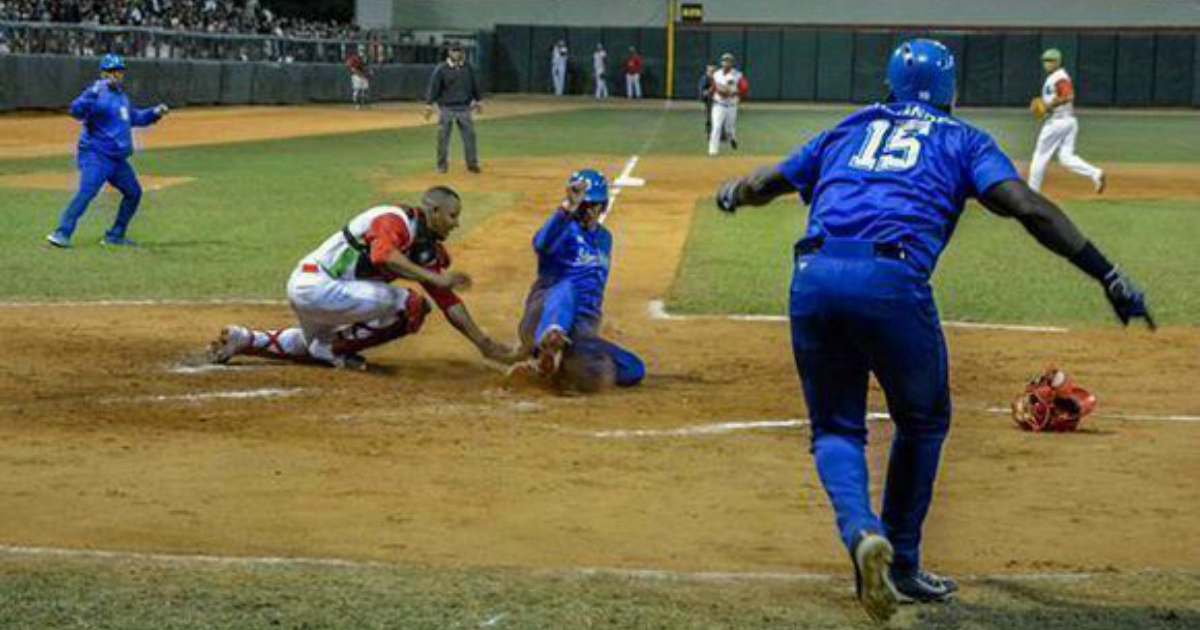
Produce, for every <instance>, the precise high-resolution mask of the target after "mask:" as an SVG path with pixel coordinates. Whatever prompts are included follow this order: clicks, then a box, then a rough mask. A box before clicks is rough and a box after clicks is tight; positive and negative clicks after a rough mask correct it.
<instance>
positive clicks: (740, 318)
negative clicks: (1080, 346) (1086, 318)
mask: <svg viewBox="0 0 1200 630" xmlns="http://www.w3.org/2000/svg"><path fill="white" fill-rule="evenodd" d="M646 311H647V312H648V313H649V314H650V319H659V320H665V321H704V320H710V321H711V320H725V321H731V322H774V323H785V322H787V321H788V317H787V316H786V315H737V314H735V315H676V314H674V313H670V312H668V311H667V306H666V303H665V302H663V300H650V302H649V303H647V305H646ZM942 326H944V327H946V328H966V329H978V330H1007V331H1013V332H1033V333H1065V332H1070V329H1067V328H1061V327H1059V326H1030V325H1023V324H989V323H986V322H959V321H943V322H942Z"/></svg>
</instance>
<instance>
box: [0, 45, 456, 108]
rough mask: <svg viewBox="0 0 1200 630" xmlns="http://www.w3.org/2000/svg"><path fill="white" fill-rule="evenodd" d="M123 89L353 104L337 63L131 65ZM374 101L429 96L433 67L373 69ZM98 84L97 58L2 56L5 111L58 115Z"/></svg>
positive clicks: (178, 101) (197, 98) (191, 99)
mask: <svg viewBox="0 0 1200 630" xmlns="http://www.w3.org/2000/svg"><path fill="white" fill-rule="evenodd" d="M126 65H127V66H128V72H127V74H126V89H127V90H128V91H129V94H130V95H131V97H132V98H133V100H134V102H135V103H137V104H139V105H142V106H147V105H151V104H154V103H159V102H163V103H167V104H168V105H171V106H173V107H179V106H184V105H248V104H260V105H288V104H301V103H327V102H349V100H350V78H349V76H350V75H349V72H348V71H347V70H346V68H345V66H344V65H342V64H340V63H303V64H299V63H294V64H286V63H270V62H261V61H252V62H242V61H199V60H182V59H137V58H133V59H129V60H127V61H126ZM373 72H374V74H373V77H372V83H371V95H372V98H373V99H375V100H409V99H417V98H421V97H422V96H423V95H424V93H425V88H426V85H427V84H428V81H429V75H430V73H431V72H433V66H432V65H429V64H388V65H381V66H376V67H375V68H374V70H373ZM97 78H98V71H97V68H96V59H95V58H94V57H77V56H70V55H24V54H22V55H11V54H10V55H0V111H6V110H13V109H59V108H64V107H66V106H68V105H70V103H71V101H72V100H73V99H74V98H75V97H77V96H79V94H80V93H81V92H82V91H83V90H84V89H85V88H86V87H87V86H88V85H90V84H91V83H92V82H93V81H95V80H96V79H97Z"/></svg>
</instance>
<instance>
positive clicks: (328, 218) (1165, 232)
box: [0, 107, 1200, 320]
mask: <svg viewBox="0 0 1200 630" xmlns="http://www.w3.org/2000/svg"><path fill="white" fill-rule="evenodd" d="M849 111H851V109H850V108H848V107H847V108H842V109H811V108H796V109H769V110H754V109H753V108H749V109H747V111H746V112H744V116H743V119H742V121H741V122H742V124H741V128H742V135H743V145H744V147H746V151H748V152H754V154H757V155H762V157H763V160H764V161H769V160H773V159H777V158H778V157H779V156H781V155H783V154H784V153H786V152H787V151H788V150H789V149H791V148H792V147H793V146H794V145H796V144H797V143H799V142H801V141H803V140H804V139H805V138H807V137H809V136H811V135H812V134H813V133H815V132H817V131H819V130H820V129H822V128H824V127H826V126H828V125H831V124H834V123H836V122H837V121H838V120H839V119H840V118H841V117H842V116H844V115H845V114H846V113H847V112H849ZM964 116H965V117H967V118H968V119H970V120H972V121H974V122H977V123H979V124H983V125H985V126H987V127H989V128H991V129H994V130H997V131H998V132H999V137H1000V138H1001V141H1002V143H1003V144H1005V146H1007V147H1008V148H1009V149H1010V150H1011V151H1012V152H1013V154H1014V155H1017V156H1021V155H1024V154H1025V153H1027V152H1028V150H1029V147H1030V146H1031V145H1032V138H1033V136H1032V134H1033V126H1032V124H1031V123H1030V122H1029V120H1028V119H1027V117H1026V116H1025V115H1024V114H1023V113H1020V112H1015V111H966V112H964ZM166 124H169V122H168V123H166ZM479 127H480V144H481V148H482V152H483V156H484V160H485V164H486V161H487V160H488V159H498V158H506V157H521V156H549V155H562V154H587V155H598V156H600V155H603V156H614V155H615V156H624V155H630V154H633V153H649V154H653V155H672V154H686V155H697V154H699V153H700V152H702V150H703V138H702V120H701V116H700V112H699V111H692V110H681V109H678V108H675V109H670V110H662V109H628V110H623V109H612V108H607V109H596V110H581V111H568V112H558V113H550V114H542V115H535V116H524V117H517V118H508V119H496V120H486V121H483V122H481V123H480V125H479ZM433 134H434V131H433V129H432V128H430V127H422V128H411V129H404V130H399V131H395V130H391V131H377V132H364V133H353V134H344V135H336V136H323V137H313V138H299V139H291V140H279V141H268V142H255V143H244V144H236V145H219V146H209V147H192V148H179V149H165V150H152V151H147V152H146V153H144V154H139V155H138V156H136V157H135V159H134V164H135V167H136V168H137V169H138V170H139V171H141V172H143V173H150V174H154V175H160V176H186V177H194V178H196V179H195V181H192V182H190V183H186V184H183V185H179V186H176V187H172V188H168V189H165V190H160V191H154V192H149V193H147V195H146V198H145V200H144V203H143V208H142V212H141V214H140V216H139V217H138V218H137V219H136V221H135V223H134V227H133V229H132V231H131V236H132V237H134V238H135V239H137V240H139V241H141V242H142V243H143V244H144V245H145V247H144V248H142V249H140V250H137V251H128V252H109V251H102V250H101V249H100V248H99V247H98V246H97V244H96V243H97V241H98V240H99V238H100V235H101V234H102V233H103V232H104V230H105V229H106V228H107V226H108V224H109V222H110V221H111V220H112V216H113V213H114V212H115V209H116V203H117V198H116V196H115V195H112V194H105V195H102V196H101V198H100V199H98V200H97V201H96V202H95V203H94V205H93V207H92V209H91V210H90V211H89V213H88V214H87V215H85V217H84V220H83V222H82V223H81V228H80V230H79V232H78V233H77V234H76V243H77V245H78V247H77V249H76V250H74V251H72V252H59V251H52V250H50V249H48V248H47V247H46V246H45V245H44V244H43V242H42V237H43V236H44V235H45V234H46V233H47V232H49V231H50V230H51V229H52V228H53V226H54V224H55V221H56V219H57V216H58V213H59V212H60V211H61V209H62V207H63V206H65V205H66V203H67V201H68V200H69V199H70V196H71V193H70V192H67V191H38V190H21V189H4V190H3V194H0V268H3V269H4V270H5V272H6V273H5V274H4V276H3V277H2V278H0V299H88V298H193V299H205V298H266V297H277V296H278V292H279V288H280V286H281V283H282V282H284V280H285V278H286V276H287V273H288V271H289V270H290V268H291V266H292V265H293V264H294V263H295V261H296V260H297V259H298V258H299V257H300V256H302V255H303V254H304V253H305V252H307V251H309V250H310V249H311V248H312V247H314V246H315V245H316V244H317V243H319V242H320V240H321V239H323V238H324V237H326V236H327V235H328V234H330V233H331V232H332V230H334V229H336V228H337V227H339V226H340V225H342V223H343V222H344V221H345V220H346V219H347V218H349V217H350V216H352V215H353V214H354V213H355V212H357V211H359V210H361V209H364V208H366V207H368V206H370V205H373V204H376V203H379V202H381V201H385V200H387V201H396V200H404V199H408V200H413V199H414V198H415V195H409V196H407V197H406V196H405V195H397V194H394V193H393V194H384V193H383V192H382V191H381V190H380V189H379V184H380V182H381V181H387V180H388V179H389V178H395V177H397V176H401V175H404V174H408V173H413V172H416V171H423V170H427V169H428V168H429V167H430V162H431V161H432V148H433ZM1195 137H1200V116H1157V117H1149V116H1144V115H1138V114H1136V113H1130V114H1104V115H1097V116H1094V117H1092V118H1089V119H1085V123H1084V135H1083V139H1082V140H1081V146H1080V150H1081V151H1082V152H1084V154H1085V155H1088V156H1089V157H1092V158H1094V159H1096V160H1099V161H1103V160H1108V159H1121V160H1124V161H1156V160H1161V161H1184V160H1189V159H1191V152H1192V149H1191V147H1190V146H1189V144H1188V143H1189V141H1190V139H1191V138H1195ZM455 150H456V151H457V146H456V147H455ZM73 169H74V163H73V159H72V158H71V157H70V156H61V157H53V158H40V159H21V160H0V174H10V173H24V172H33V171H72V170H73ZM512 200H513V197H512V196H511V193H495V194H475V195H467V206H466V207H467V210H466V213H465V220H466V221H467V222H468V223H471V222H473V221H476V220H479V219H482V218H484V217H486V216H487V215H488V214H489V213H491V212H493V211H495V210H496V209H498V208H501V207H504V206H505V205H507V204H510V203H511V202H512ZM1098 208H1099V209H1097V210H1095V211H1093V210H1092V209H1091V207H1090V206H1088V207H1086V208H1085V207H1084V206H1082V205H1080V206H1078V207H1077V209H1078V213H1079V214H1080V216H1086V215H1091V214H1096V215H1102V216H1104V217H1105V219H1104V220H1103V221H1099V220H1098V221H1089V222H1087V224H1088V226H1089V227H1095V228H1096V229H1097V230H1098V231H1102V230H1103V228H1104V226H1105V225H1109V223H1108V221H1109V220H1110V219H1112V220H1116V219H1115V217H1120V216H1122V214H1123V212H1125V211H1123V210H1119V209H1116V208H1112V207H1111V206H1098ZM1194 209H1195V208H1192V210H1194ZM1128 213H1129V216H1128V217H1126V218H1125V219H1124V220H1123V222H1124V223H1126V224H1127V225H1129V226H1130V230H1129V231H1128V232H1127V233H1120V231H1117V230H1109V231H1108V232H1109V234H1105V235H1104V236H1110V235H1111V236H1112V238H1107V239H1106V238H1100V239H1099V240H1100V241H1101V242H1102V243H1105V244H1106V245H1107V247H1106V249H1109V250H1110V251H1113V252H1114V253H1115V254H1119V253H1122V251H1123V250H1124V249H1125V248H1126V247H1127V246H1128V248H1129V249H1132V250H1134V251H1133V253H1131V255H1130V256H1131V258H1130V259H1128V260H1126V259H1125V258H1122V260H1123V261H1125V262H1126V264H1127V265H1128V266H1130V267H1131V268H1132V269H1133V270H1134V271H1136V272H1138V273H1139V275H1140V277H1142V278H1144V279H1145V281H1146V283H1147V284H1149V285H1150V287H1151V289H1152V290H1153V291H1154V292H1153V294H1152V295H1155V296H1160V295H1161V298H1160V301H1163V302H1164V307H1165V309H1166V313H1168V316H1169V317H1174V316H1175V315H1174V314H1175V313H1184V312H1186V311H1188V310H1189V309H1190V312H1192V313H1200V310H1198V309H1195V308H1192V307H1193V306H1194V298H1192V297H1191V296H1187V295H1184V296H1183V297H1184V298H1185V299H1184V300H1183V301H1181V302H1177V301H1176V300H1175V295H1176V294H1177V293H1185V294H1186V291H1184V290H1183V289H1182V288H1181V287H1182V285H1183V284H1184V283H1185V282H1186V281H1185V280H1184V279H1180V278H1178V277H1177V276H1176V275H1175V274H1174V273H1173V272H1175V271H1178V272H1194V271H1195V269H1196V267H1195V257H1194V256H1195V250H1196V248H1195V247H1192V246H1190V244H1191V243H1195V242H1196V238H1195V237H1194V236H1195V234H1196V232H1195V231H1194V230H1195V228H1196V222H1195V219H1194V216H1191V215H1189V214H1187V213H1172V212H1171V211H1170V209H1169V208H1166V207H1158V206H1154V205H1153V204H1150V205H1145V204H1142V207H1134V208H1130V209H1129V210H1128ZM701 217H702V220H701V221H700V222H698V223H697V232H696V234H695V235H694V238H693V241H694V242H693V244H692V246H691V247H690V248H689V257H688V259H687V263H686V265H685V268H684V269H683V270H682V272H681V284H680V286H679V287H678V288H677V290H676V291H675V292H674V306H676V307H679V308H683V309H686V310H689V311H713V312H724V311H744V312H777V311H778V310H779V308H780V304H781V303H782V302H781V301H780V300H781V297H780V295H781V294H780V292H779V290H778V289H777V288H778V287H783V286H784V284H781V283H780V282H777V281H775V278H782V277H784V276H781V275H779V273H780V270H781V269H782V270H783V273H784V275H786V266H787V265H788V262H787V247H786V241H787V240H790V234H791V233H790V232H789V236H788V238H786V239H783V241H780V240H779V239H780V238H781V237H782V236H783V234H782V233H781V232H779V231H778V230H777V229H775V228H776V224H774V223H770V222H769V221H768V223H767V224H764V227H767V228H770V232H771V233H769V234H751V233H749V232H744V231H743V230H744V229H745V228H747V227H749V226H752V225H754V224H753V223H750V222H749V221H747V220H746V219H747V218H746V217H742V218H740V219H739V221H738V222H736V225H737V228H736V229H737V233H738V234H742V235H745V236H753V238H754V242H756V243H762V244H763V245H764V246H763V247H756V248H753V249H754V252H752V253H749V254H748V255H750V256H752V257H758V256H759V255H760V254H761V255H763V256H762V258H761V259H760V260H758V261H757V262H756V263H755V266H756V268H753V269H751V268H750V267H751V265H746V264H743V265H739V269H737V270H733V271H727V272H726V271H722V270H721V269H717V268H716V267H715V266H714V265H713V264H712V263H713V260H719V259H721V258H722V257H724V256H726V255H727V253H723V252H720V251H717V250H714V249H712V248H710V247H708V246H707V245H705V246H698V244H700V243H706V242H707V241H706V240H705V239H707V238H709V237H707V236H705V235H704V234H703V230H704V227H705V226H706V225H711V223H712V221H711V217H707V212H704V213H701ZM705 217H707V218H705ZM764 220H765V219H764ZM780 221H782V224H783V225H784V226H785V227H787V228H788V229H791V228H793V227H794V226H795V225H798V224H797V223H796V221H795V219H791V218H789V219H787V220H782V219H781V220H780ZM971 221H972V220H968V223H971ZM972 228H973V226H972V225H965V226H964V230H963V233H964V236H963V237H962V240H963V241H965V242H969V241H970V239H973V238H983V239H985V240H986V241H987V243H986V247H985V248H984V249H981V250H979V251H978V252H976V253H978V254H980V255H981V256H982V254H983V253H984V252H987V253H988V256H986V257H982V258H979V259H978V260H974V259H973V258H972V257H971V256H966V259H964V260H962V261H961V264H960V260H959V259H960V258H964V256H965V255H964V254H962V253H960V252H961V251H963V250H966V249H968V248H966V247H964V246H963V245H962V244H961V243H960V244H956V245H955V246H954V248H953V250H952V251H951V253H950V255H949V256H948V260H947V263H954V264H948V265H947V271H946V272H945V275H946V277H947V285H946V287H947V289H951V290H950V291H949V295H950V296H952V299H950V300H948V301H946V307H947V309H948V312H949V314H951V315H953V316H956V317H965V318H984V319H994V318H996V317H1001V316H1002V317H1005V318H1007V319H1020V320H1025V319H1042V318H1046V317H1049V318H1062V317H1068V316H1069V317H1075V316H1073V315H1070V313H1072V312H1075V311H1078V309H1079V307H1080V305H1086V306H1087V308H1088V309H1089V310H1094V308H1093V307H1095V306H1096V305H1097V304H1098V302H1097V301H1096V299H1095V296H1091V297H1090V298H1089V299H1090V301H1083V302H1080V301H1078V300H1077V299H1076V294H1082V293H1086V291H1084V290H1083V289H1081V288H1079V287H1074V285H1073V284H1072V282H1074V281H1073V280H1068V281H1067V284H1068V286H1071V287H1074V288H1072V289H1071V291H1073V292H1074V293H1072V294H1069V295H1064V296H1062V299H1061V300H1058V303H1057V304H1055V303H1050V304H1048V305H1046V306H1045V308H1043V307H1041V306H1039V307H1038V309H1036V310H1030V311H1029V312H1025V313H1017V314H1014V315H1010V314H1009V313H1005V312H992V311H991V309H992V308H994V307H998V308H1003V307H1004V304H1005V302H1006V300H1007V298H1008V295H1007V294H1000V293H988V292H987V291H983V290H982V289H981V288H982V287H985V286H989V284H990V283H996V282H1001V281H1000V280H997V279H996V278H995V277H994V276H993V275H992V274H990V273H988V274H985V275H986V277H978V278H977V277H975V276H976V275H979V274H976V272H977V271H978V272H981V273H982V272H984V270H986V269H988V260H989V259H992V256H993V255H1001V256H1003V255H1005V254H1006V253H1010V252H1011V251H1013V250H1011V249H1009V247H1010V246H1015V247H1025V245H1024V244H1022V243H1023V242H1021V241H1020V239H1016V238H1008V237H1001V236H995V238H994V239H993V238H992V237H993V236H994V235H993V234H991V232H992V231H994V230H993V227H992V226H991V225H989V226H988V228H987V232H988V233H986V234H978V235H976V234H972V233H973V232H977V231H981V230H975V229H972ZM1168 228H1169V229H1168ZM1181 228H1182V229H1181ZM999 233H1000V234H1002V235H1003V234H1007V232H1005V231H1004V229H1003V228H1001V229H1000V230H999ZM1135 233H1136V234H1140V235H1150V234H1154V235H1155V237H1154V239H1146V240H1142V241H1140V242H1129V243H1127V242H1126V241H1132V240H1133V239H1131V238H1128V237H1129V236H1131V235H1133V234H1135ZM1164 239H1165V240H1166V241H1169V242H1172V243H1175V244H1182V245H1183V246H1182V247H1179V248H1177V251H1176V252H1175V253H1174V254H1173V255H1172V256H1167V255H1164V256H1163V257H1162V260H1157V259H1154V258H1153V257H1149V256H1142V255H1141V253H1139V252H1141V250H1143V249H1149V248H1150V247H1151V245H1152V244H1153V243H1156V242H1158V243H1162V242H1164ZM1189 239H1190V240H1189ZM767 251H771V252H776V251H777V252H780V254H779V255H775V254H772V255H771V256H766V255H765V252H767ZM1021 251H1029V250H1027V249H1026V250H1021ZM740 254H741V253H739V255H740ZM1009 257H1010V258H1011V256H1009ZM967 259H971V260H967ZM1025 260H1026V258H1025V257H1023V256H1022V257H1020V260H1019V262H1025ZM1160 263H1161V265H1160ZM1024 268H1025V269H1027V270H1029V271H1033V270H1034V267H1033V266H1032V265H1025V266H1024ZM956 269H961V270H963V273H967V274H968V275H971V277H970V278H964V279H963V281H962V282H954V283H950V282H949V280H950V278H952V277H953V276H954V274H956V273H958V271H956ZM697 270H708V271H706V272H705V273H704V274H699V275H698V272H697ZM1169 272H1170V273H1169ZM725 273H728V274H731V275H730V276H729V277H720V276H721V275H722V274H725ZM1052 273H1055V274H1058V273H1059V272H1058V271H1055V272H1052ZM713 274H716V275H713ZM1009 276H1011V278H1012V279H1011V280H1007V281H1004V282H1002V283H1001V284H1000V285H997V286H998V287H1000V288H1004V289H1005V290H1007V291H1010V292H1014V291H1023V290H1025V289H1024V287H1026V286H1028V285H1030V284H1035V283H1033V279H1034V278H1035V277H1036V275H1034V274H1032V273H1024V274H1016V273H1012V274H1009ZM1018 276H1019V277H1018ZM1160 276H1161V277H1160ZM747 277H749V278H752V279H755V280H761V282H753V283H747V284H744V286H746V287H752V289H751V292H749V293H746V294H742V293H740V292H734V293H729V292H727V291H721V292H720V293H719V294H717V295H713V296H709V297H706V296H703V295H700V294H699V293H701V291H699V289H700V288H701V287H704V286H706V285H713V286H718V287H722V286H729V285H731V284H737V283H739V282H741V281H743V280H745V279H746V278H747ZM1055 277H1058V276H1057V275H1056V276H1055ZM731 281H736V282H731ZM946 295H947V294H945V293H944V295H943V297H946ZM1168 297H1169V298H1170V301H1169V302H1168V301H1167V300H1165V299H1164V298H1168ZM989 299H991V300H992V301H994V304H989ZM981 309H982V310H981ZM1046 309H1049V310H1046ZM1085 315H1086V317H1085V318H1089V317H1090V318H1091V319H1100V316H1099V315H1095V314H1092V315H1087V314H1086V313H1085Z"/></svg>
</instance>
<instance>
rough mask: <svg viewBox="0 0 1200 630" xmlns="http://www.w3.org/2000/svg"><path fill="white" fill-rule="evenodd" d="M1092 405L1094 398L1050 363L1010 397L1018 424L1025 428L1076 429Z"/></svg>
mask: <svg viewBox="0 0 1200 630" xmlns="http://www.w3.org/2000/svg"><path fill="white" fill-rule="evenodd" d="M1095 408H1096V397H1095V396H1094V395H1092V393H1091V392H1089V391H1088V390H1086V389H1084V388H1082V387H1080V386H1078V385H1076V384H1075V382H1074V381H1073V380H1071V377H1070V376H1067V373H1066V372H1063V371H1062V370H1060V369H1058V368H1056V367H1054V366H1050V367H1048V368H1046V371H1045V372H1043V373H1042V374H1041V375H1040V376H1038V377H1037V378H1034V379H1033V380H1031V381H1029V384H1028V385H1026V386H1025V392H1024V393H1023V394H1021V395H1020V396H1017V398H1016V400H1013V404H1012V414H1013V420H1015V421H1016V423H1017V426H1019V427H1021V428H1022V429H1025V430H1026V431H1035V432H1036V431H1055V432H1066V431H1074V430H1075V429H1077V428H1079V423H1080V422H1082V421H1083V418H1084V416H1086V415H1088V414H1089V413H1091V412H1092V410H1093V409H1095Z"/></svg>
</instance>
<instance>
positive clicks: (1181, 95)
mask: <svg viewBox="0 0 1200 630" xmlns="http://www.w3.org/2000/svg"><path fill="white" fill-rule="evenodd" d="M1195 42H1196V37H1195V36H1193V35H1179V34H1175V33H1159V34H1158V40H1157V42H1156V43H1155V51H1154V54H1155V56H1154V104H1155V105H1190V104H1191V101H1192V90H1191V87H1192V75H1193V73H1194V71H1195V58H1194V57H1193V55H1194V53H1193V47H1194V46H1195Z"/></svg>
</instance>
